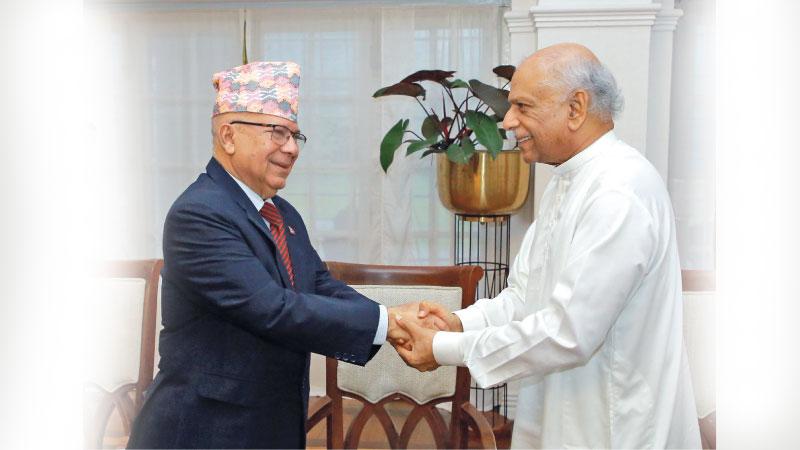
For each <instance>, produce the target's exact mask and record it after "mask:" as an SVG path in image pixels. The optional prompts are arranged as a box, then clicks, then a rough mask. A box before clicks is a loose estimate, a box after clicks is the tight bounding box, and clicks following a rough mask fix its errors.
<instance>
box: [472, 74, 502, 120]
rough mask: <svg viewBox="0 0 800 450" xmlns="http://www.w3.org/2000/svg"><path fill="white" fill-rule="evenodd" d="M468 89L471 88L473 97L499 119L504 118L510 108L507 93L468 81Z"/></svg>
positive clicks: (476, 81) (477, 82)
mask: <svg viewBox="0 0 800 450" xmlns="http://www.w3.org/2000/svg"><path fill="white" fill-rule="evenodd" d="M469 87H470V88H472V92H473V93H474V94H475V96H476V97H478V98H479V99H481V100H483V102H484V103H486V104H487V105H489V107H490V108H492V111H494V112H495V113H496V114H497V115H498V116H499V117H501V118H503V117H505V116H506V113H507V112H508V109H509V108H510V107H511V105H510V104H509V103H508V91H505V90H503V89H498V88H496V87H494V86H489V85H488V84H486V83H482V82H480V81H478V80H469Z"/></svg>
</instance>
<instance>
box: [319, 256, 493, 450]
mask: <svg viewBox="0 0 800 450" xmlns="http://www.w3.org/2000/svg"><path fill="white" fill-rule="evenodd" d="M327 265H328V269H329V270H330V272H331V274H332V275H333V276H334V277H335V278H337V279H339V280H342V281H344V282H345V283H347V284H351V285H380V284H388V285H417V286H457V287H460V288H461V295H462V297H461V305H462V308H464V307H467V306H469V305H470V304H472V303H473V301H474V299H475V289H476V287H477V284H478V281H479V280H480V279H481V277H482V276H483V269H481V268H480V267H477V266H441V267H432V266H429V267H421V266H417V267H415V266H381V265H369V264H350V263H341V262H328V263H327ZM325 364H326V365H325V368H326V394H327V396H326V397H323V398H320V399H317V401H316V402H313V403H312V404H311V405H310V408H309V419H308V424H307V429H311V428H312V427H313V426H314V425H316V424H317V423H319V422H320V421H321V420H322V419H325V420H326V423H327V443H328V448H356V447H357V446H358V442H359V440H360V437H361V433H362V432H363V430H364V426H365V425H366V424H367V422H368V420H369V419H370V418H371V417H372V416H373V415H374V416H375V417H376V418H377V419H378V421H379V423H380V425H381V427H382V428H383V431H384V432H385V433H386V436H387V438H388V441H389V444H390V446H391V447H392V448H406V447H407V446H408V443H409V440H410V439H411V436H412V433H413V431H414V429H415V428H416V426H417V424H418V423H419V422H420V421H421V420H425V421H426V422H427V423H428V425H429V426H430V428H431V431H432V432H433V436H434V440H435V442H436V446H437V447H438V448H467V444H468V441H469V429H470V428H471V429H472V430H475V432H476V433H477V435H478V436H479V440H480V444H481V448H495V447H496V443H495V439H494V434H493V433H492V429H491V426H490V425H489V423H488V421H487V420H486V418H485V417H484V416H483V414H482V413H480V412H479V411H478V410H477V409H476V408H475V407H474V406H473V405H472V404H471V403H470V402H469V393H470V376H469V371H468V370H467V369H466V368H465V367H459V368H458V369H457V370H456V387H455V393H454V394H453V395H451V396H447V397H440V398H437V399H434V400H431V401H429V402H427V403H425V404H422V405H419V404H417V403H416V402H415V401H414V400H412V399H411V398H409V397H408V396H406V395H404V394H401V393H395V394H392V395H390V396H389V397H386V398H384V399H383V400H381V401H379V402H378V403H370V402H369V401H368V400H366V399H365V398H363V397H361V396H359V395H357V394H355V393H352V392H346V391H343V390H341V389H339V387H338V383H337V381H338V377H337V367H338V361H337V360H335V359H333V358H326V363H325ZM343 397H349V398H353V399H356V400H358V401H360V402H361V403H362V405H363V408H362V409H361V410H360V411H359V413H358V414H357V415H356V417H355V418H354V419H353V421H352V422H351V424H350V427H349V429H348V430H347V434H346V435H345V434H344V418H343V414H344V412H343V404H342V399H343ZM393 401H403V402H405V403H407V404H410V405H411V406H412V407H413V409H412V410H411V412H410V413H409V415H408V417H407V418H406V421H405V423H404V424H403V427H402V429H401V430H399V431H398V430H397V429H396V428H395V427H394V424H393V423H392V420H391V418H390V416H389V413H388V412H387V411H386V409H385V408H384V407H385V406H386V405H387V404H388V403H390V402H393ZM446 402H452V405H453V407H452V413H451V417H450V425H449V426H448V425H447V424H446V423H445V420H444V417H443V416H442V415H441V413H440V412H439V410H438V409H437V408H436V405H437V404H439V403H446Z"/></svg>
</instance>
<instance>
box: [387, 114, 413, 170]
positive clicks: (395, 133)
mask: <svg viewBox="0 0 800 450" xmlns="http://www.w3.org/2000/svg"><path fill="white" fill-rule="evenodd" d="M406 127H408V119H405V120H403V119H400V120H399V121H398V122H397V123H396V124H394V126H393V127H392V128H390V129H389V131H387V132H386V135H385V136H383V140H382V141H381V168H383V171H384V173H385V172H386V171H387V170H389V166H391V165H392V160H394V152H396V151H397V149H398V148H399V147H400V144H402V143H403V134H404V133H405V132H406Z"/></svg>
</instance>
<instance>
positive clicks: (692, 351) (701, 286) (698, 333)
mask: <svg viewBox="0 0 800 450" xmlns="http://www.w3.org/2000/svg"><path fill="white" fill-rule="evenodd" d="M714 289H715V287H714V279H713V272H705V271H683V336H684V341H685V343H686V353H687V354H688V357H689V369H690V370H691V372H692V387H693V388H694V397H695V404H696V407H697V417H698V418H699V423H700V435H701V438H702V440H703V448H716V442H717V438H716V409H717V406H716V373H717V370H716V353H715V348H716V292H714Z"/></svg>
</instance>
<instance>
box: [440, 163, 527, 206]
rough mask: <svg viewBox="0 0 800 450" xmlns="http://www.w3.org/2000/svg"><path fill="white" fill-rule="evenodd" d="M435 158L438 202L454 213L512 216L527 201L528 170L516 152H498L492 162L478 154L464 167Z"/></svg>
mask: <svg viewBox="0 0 800 450" xmlns="http://www.w3.org/2000/svg"><path fill="white" fill-rule="evenodd" d="M436 156H437V159H436V184H437V188H438V190H439V200H441V201H442V204H444V206H445V207H446V208H447V209H449V210H450V211H453V212H454V213H458V214H475V215H497V214H513V213H515V212H516V211H517V210H519V209H520V208H521V207H522V205H524V204H525V201H526V200H527V199H528V186H529V183H530V173H531V166H530V164H527V163H525V161H523V160H522V156H521V155H520V152H519V150H509V151H502V152H500V154H499V155H498V156H497V159H494V160H493V159H492V157H491V156H489V153H488V152H486V151H480V150H479V151H478V152H477V154H476V155H474V156H473V157H472V159H471V160H470V162H469V163H467V164H456V163H454V162H452V161H450V160H449V159H447V155H445V154H438V155H436Z"/></svg>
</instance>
